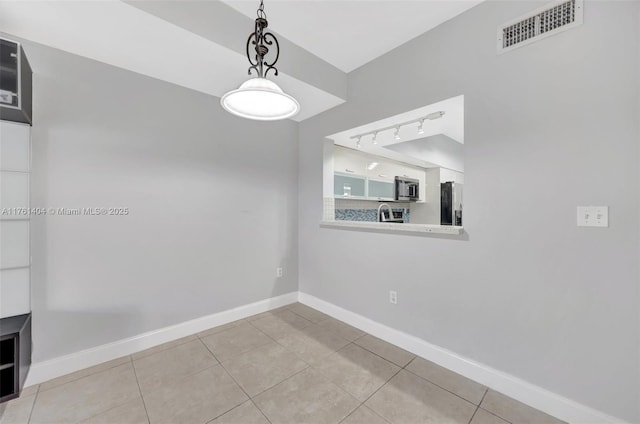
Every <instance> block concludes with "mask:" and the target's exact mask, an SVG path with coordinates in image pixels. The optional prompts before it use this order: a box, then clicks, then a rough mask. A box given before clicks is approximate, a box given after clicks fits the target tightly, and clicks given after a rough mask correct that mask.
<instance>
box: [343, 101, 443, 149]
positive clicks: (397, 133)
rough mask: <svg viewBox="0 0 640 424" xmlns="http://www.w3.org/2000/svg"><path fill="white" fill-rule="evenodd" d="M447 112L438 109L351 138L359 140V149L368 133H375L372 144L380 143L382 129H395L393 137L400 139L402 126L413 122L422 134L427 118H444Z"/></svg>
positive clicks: (357, 143)
mask: <svg viewBox="0 0 640 424" xmlns="http://www.w3.org/2000/svg"><path fill="white" fill-rule="evenodd" d="M444 114H445V112H444V111H442V110H441V111H438V112H433V113H430V114H428V115H426V116H423V117H422V118H418V119H414V120H412V121H407V122H402V123H400V124H396V125H391V126H388V127H384V128H378V129H376V130H373V131H368V132H366V133H362V134H356V135H354V136H351V137H350V138H351V139H354V140H357V141H356V147H357V148H358V149H359V148H360V140H361V139H362V137H365V136H367V135H370V134H371V135H373V137H372V138H371V144H378V133H380V132H382V131H387V130H395V131H394V133H393V137H394V139H396V140H400V128H401V127H404V126H405V125H411V124H415V123H417V124H418V134H419V135H422V134H424V132H425V131H424V128H423V126H424V121H425V120H426V119H428V120H430V121H432V120H434V119H439V118H442V117H443V116H444Z"/></svg>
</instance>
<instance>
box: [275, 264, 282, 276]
mask: <svg viewBox="0 0 640 424" xmlns="http://www.w3.org/2000/svg"><path fill="white" fill-rule="evenodd" d="M276 277H278V278H280V277H282V267H281V266H279V267H278V268H276Z"/></svg>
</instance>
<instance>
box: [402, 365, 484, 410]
mask: <svg viewBox="0 0 640 424" xmlns="http://www.w3.org/2000/svg"><path fill="white" fill-rule="evenodd" d="M416 358H417V357H416ZM414 359H415V358H414ZM425 361H426V359H425ZM411 362H413V360H412V361H411ZM411 362H409V364H410V363H411ZM409 364H407V365H406V366H409ZM436 365H437V364H436ZM402 369H404V370H405V371H406V372H408V373H409V374H411V375H414V376H416V377H418V378H421V379H423V380H424V381H426V382H428V383H431V384H433V385H434V386H436V387H438V388H440V389H442V390H444V391H446V392H447V393H451V394H452V395H454V396H456V397H459V398H460V399H462V400H464V401H465V402H469V403H470V404H472V405H474V406H477V407H480V404H481V403H482V400H483V399H484V396H485V395H486V394H487V391H488V390H489V388H488V387H486V386H482V384H480V383H478V382H477V381H473V380H471V381H473V382H474V383H476V384H480V385H481V386H482V387H484V388H485V392H484V393H483V395H482V398H480V402H478V404H477V405H476V404H475V403H473V402H472V401H470V400H469V399H465V398H463V397H462V396H460V395H459V394H457V393H454V392H452V391H451V390H449V389H447V388H445V387H442V386H441V385H439V384H438V383H436V382H434V381H431V380H429V379H428V378H425V377H423V376H421V375H418V374H416V373H415V372H413V371H411V370H410V369H406V368H402ZM445 369H446V368H445ZM448 371H450V370H448ZM451 372H453V371H451ZM465 378H466V377H465Z"/></svg>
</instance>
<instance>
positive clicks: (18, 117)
mask: <svg viewBox="0 0 640 424" xmlns="http://www.w3.org/2000/svg"><path fill="white" fill-rule="evenodd" d="M31 89H32V72H31V66H30V65H29V61H28V60H27V57H26V56H25V54H24V50H23V49H22V46H21V45H20V44H19V43H16V42H14V41H11V40H5V39H1V38H0V119H3V120H5V121H14V122H24V123H25V124H31V122H32V94H31Z"/></svg>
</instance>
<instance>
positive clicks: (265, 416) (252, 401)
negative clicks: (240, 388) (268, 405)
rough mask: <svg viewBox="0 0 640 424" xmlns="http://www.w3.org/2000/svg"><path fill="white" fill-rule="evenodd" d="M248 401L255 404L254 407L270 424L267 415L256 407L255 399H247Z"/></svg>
mask: <svg viewBox="0 0 640 424" xmlns="http://www.w3.org/2000/svg"><path fill="white" fill-rule="evenodd" d="M249 402H251V403H252V404H253V406H255V407H256V409H257V410H258V411H260V414H262V416H263V417H264V419H265V420H267V422H268V423H269V424H272V423H271V420H270V419H269V417H267V415H266V414H265V413H264V412H262V409H260V408H258V405H256V403H255V401H254V400H253V399H249Z"/></svg>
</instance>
